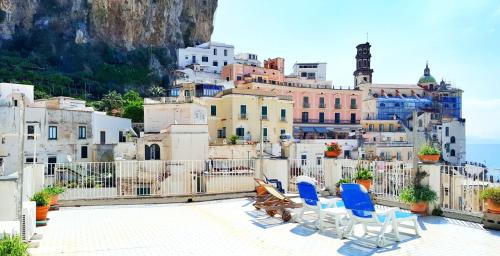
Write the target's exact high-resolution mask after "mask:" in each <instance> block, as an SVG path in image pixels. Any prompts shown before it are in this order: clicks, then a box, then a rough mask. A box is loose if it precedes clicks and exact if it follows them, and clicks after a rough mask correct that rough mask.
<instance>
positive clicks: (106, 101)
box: [99, 91, 125, 115]
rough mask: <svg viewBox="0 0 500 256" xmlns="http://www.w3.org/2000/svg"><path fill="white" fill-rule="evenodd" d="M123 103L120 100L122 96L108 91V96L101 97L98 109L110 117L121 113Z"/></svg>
mask: <svg viewBox="0 0 500 256" xmlns="http://www.w3.org/2000/svg"><path fill="white" fill-rule="evenodd" d="M124 103H125V101H124V100H123V98H122V95H121V94H120V93H118V92H116V91H110V92H109V93H108V94H106V95H104V97H102V100H101V103H100V104H99V105H100V108H101V110H102V111H106V113H108V114H110V115H116V114H118V113H122V112H123V105H124Z"/></svg>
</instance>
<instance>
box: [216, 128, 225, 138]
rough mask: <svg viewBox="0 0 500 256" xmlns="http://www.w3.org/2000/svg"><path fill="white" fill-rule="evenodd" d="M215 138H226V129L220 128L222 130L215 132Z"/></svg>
mask: <svg viewBox="0 0 500 256" xmlns="http://www.w3.org/2000/svg"><path fill="white" fill-rule="evenodd" d="M217 138H219V139H223V138H226V127H222V129H219V130H217Z"/></svg>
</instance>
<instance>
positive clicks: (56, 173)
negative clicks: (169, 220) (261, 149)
mask: <svg viewBox="0 0 500 256" xmlns="http://www.w3.org/2000/svg"><path fill="white" fill-rule="evenodd" d="M46 170H47V172H46V175H45V185H47V186H50V185H59V186H63V187H65V188H66V192H64V193H63V194H62V195H61V200H77V199H102V198H137V197H147V196H154V197H168V196H189V195H198V194H220V193H235V192H249V191H253V190H254V189H255V186H254V182H253V177H254V175H255V160H252V159H241V160H206V161H198V160H181V161H157V160H150V161H118V162H89V163H84V162H74V163H56V164H47V168H46Z"/></svg>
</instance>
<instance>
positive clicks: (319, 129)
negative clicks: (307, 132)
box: [314, 127, 326, 133]
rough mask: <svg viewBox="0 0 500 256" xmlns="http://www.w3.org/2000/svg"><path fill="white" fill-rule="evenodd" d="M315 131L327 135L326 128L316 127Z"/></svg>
mask: <svg viewBox="0 0 500 256" xmlns="http://www.w3.org/2000/svg"><path fill="white" fill-rule="evenodd" d="M314 130H316V132H318V133H326V128H325V127H314Z"/></svg>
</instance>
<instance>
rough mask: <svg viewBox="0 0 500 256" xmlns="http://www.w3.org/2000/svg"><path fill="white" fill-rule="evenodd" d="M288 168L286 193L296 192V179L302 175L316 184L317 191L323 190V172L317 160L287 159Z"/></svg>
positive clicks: (320, 163) (321, 165)
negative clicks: (313, 180)
mask: <svg viewBox="0 0 500 256" xmlns="http://www.w3.org/2000/svg"><path fill="white" fill-rule="evenodd" d="M288 166H289V171H288V181H289V182H288V190H289V191H288V192H297V177H298V176H302V175H304V176H308V177H311V178H313V179H315V180H316V181H317V182H318V184H317V187H318V189H320V190H322V189H324V188H325V172H324V166H323V161H322V160H320V161H319V162H318V160H315V161H311V160H304V159H289V160H288Z"/></svg>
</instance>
